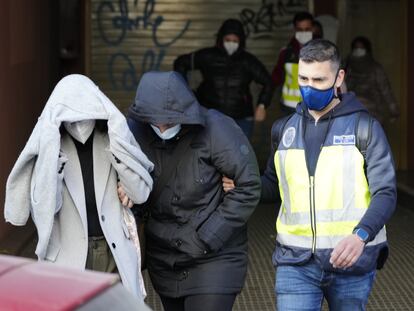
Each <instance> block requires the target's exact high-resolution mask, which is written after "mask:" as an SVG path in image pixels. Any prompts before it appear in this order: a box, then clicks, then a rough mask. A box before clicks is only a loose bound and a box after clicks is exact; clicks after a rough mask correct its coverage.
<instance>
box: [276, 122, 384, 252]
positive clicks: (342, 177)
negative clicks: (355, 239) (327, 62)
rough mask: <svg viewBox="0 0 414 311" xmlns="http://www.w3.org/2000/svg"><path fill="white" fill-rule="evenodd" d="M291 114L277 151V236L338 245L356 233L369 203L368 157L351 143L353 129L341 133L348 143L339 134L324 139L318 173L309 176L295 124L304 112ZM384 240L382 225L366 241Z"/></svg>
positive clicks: (308, 244)
mask: <svg viewBox="0 0 414 311" xmlns="http://www.w3.org/2000/svg"><path fill="white" fill-rule="evenodd" d="M292 119H296V120H292V121H289V122H288V124H287V126H286V129H285V130H284V134H283V136H282V139H281V142H280V144H279V148H278V150H277V151H276V153H275V156H274V163H275V168H276V174H277V176H278V179H279V191H280V196H281V200H282V204H281V208H280V211H279V216H278V218H277V222H276V230H277V240H278V242H279V243H280V244H282V245H287V246H293V247H302V248H307V249H312V251H313V252H315V250H316V249H327V248H334V247H335V246H336V245H337V244H338V242H339V241H340V240H342V239H343V238H344V237H346V236H348V235H350V234H352V231H353V230H354V228H355V227H356V226H357V225H358V223H359V221H360V220H361V218H362V217H363V215H364V214H365V212H366V210H367V208H368V207H369V203H370V199H371V196H370V192H369V187H368V182H367V179H366V177H365V172H364V158H363V156H362V154H361V153H360V152H359V150H358V148H357V147H356V145H355V142H354V143H353V144H352V143H351V144H350V143H349V140H351V142H352V138H353V141H355V135H344V136H339V137H341V139H342V141H344V142H345V143H341V139H337V141H339V143H338V144H334V143H333V142H332V144H331V143H330V142H327V143H325V145H324V146H323V147H322V149H321V152H320V155H319V158H318V164H317V166H316V170H315V175H314V176H309V174H308V169H307V166H306V158H305V150H304V144H303V141H302V137H300V136H301V135H298V133H301V131H300V130H296V129H301V125H300V124H301V121H300V117H298V118H292ZM289 123H290V124H289ZM292 125H293V126H292ZM350 128H352V126H350ZM353 134H355V133H353ZM328 137H336V136H330V135H328ZM343 137H345V138H343ZM346 137H348V141H347V138H346ZM349 137H350V138H349ZM332 140H335V138H333V139H332ZM385 241H386V234H385V227H384V228H383V229H382V230H381V231H380V232H379V233H378V234H377V236H376V237H375V239H374V240H373V241H371V242H370V243H368V245H376V244H379V243H382V242H385Z"/></svg>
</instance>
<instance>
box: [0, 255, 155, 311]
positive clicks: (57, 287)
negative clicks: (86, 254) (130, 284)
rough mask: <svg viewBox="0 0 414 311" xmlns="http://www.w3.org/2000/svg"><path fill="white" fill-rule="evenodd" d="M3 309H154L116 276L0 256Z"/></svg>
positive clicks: (0, 301)
mask: <svg viewBox="0 0 414 311" xmlns="http://www.w3.org/2000/svg"><path fill="white" fill-rule="evenodd" d="M0 310H2V311H3V310H4V311H6V310H12V311H28V310H30V311H45V310H48V311H49V310H50V311H64V310H65V311H66V310H77V311H91V310H95V311H96V310H117V311H118V310H119V311H121V310H140V311H141V310H151V309H150V308H149V307H147V306H146V305H145V304H144V303H143V302H141V301H139V300H138V299H137V298H135V297H134V296H133V295H132V294H130V293H129V292H128V291H127V290H126V289H125V288H124V287H123V286H122V284H121V282H120V279H119V277H118V276H117V275H115V274H108V273H99V272H93V271H78V270H73V269H69V268H64V267H61V266H58V265H54V264H51V263H47V262H38V261H34V260H31V259H27V258H20V257H13V256H5V255H0Z"/></svg>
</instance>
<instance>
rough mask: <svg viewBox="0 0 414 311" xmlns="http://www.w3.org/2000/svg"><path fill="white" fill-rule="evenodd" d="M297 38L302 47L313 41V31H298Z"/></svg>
mask: <svg viewBox="0 0 414 311" xmlns="http://www.w3.org/2000/svg"><path fill="white" fill-rule="evenodd" d="M295 38H296V40H298V42H299V43H300V44H302V45H304V44H306V43H308V42H309V41H310V40H312V31H296V33H295Z"/></svg>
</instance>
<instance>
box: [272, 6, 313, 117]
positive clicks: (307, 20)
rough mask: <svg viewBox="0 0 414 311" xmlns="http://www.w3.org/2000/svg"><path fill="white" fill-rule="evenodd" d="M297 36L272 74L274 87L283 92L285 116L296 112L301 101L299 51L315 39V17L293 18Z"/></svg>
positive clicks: (300, 14) (284, 49) (304, 13)
mask: <svg viewBox="0 0 414 311" xmlns="http://www.w3.org/2000/svg"><path fill="white" fill-rule="evenodd" d="M293 26H294V29H295V35H294V36H293V37H292V38H291V39H290V42H289V43H288V45H287V46H286V47H284V48H283V49H282V50H281V51H280V53H279V56H278V59H277V64H276V66H275V68H274V69H273V72H272V81H273V86H274V87H275V88H276V91H277V92H278V93H280V92H281V98H280V104H281V110H282V112H283V113H284V114H290V113H293V112H295V107H296V105H297V104H298V103H299V102H300V101H301V95H300V91H299V85H298V62H299V51H300V49H301V48H302V46H303V45H304V44H305V43H307V42H308V41H310V40H312V38H313V32H312V31H313V27H314V24H313V16H312V14H310V13H308V12H300V13H297V14H295V16H294V17H293Z"/></svg>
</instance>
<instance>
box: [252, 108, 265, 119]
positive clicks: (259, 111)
mask: <svg viewBox="0 0 414 311" xmlns="http://www.w3.org/2000/svg"><path fill="white" fill-rule="evenodd" d="M264 119H266V108H265V106H264V105H263V104H259V105H258V106H257V107H256V112H255V114H254V120H255V121H256V122H263V121H264Z"/></svg>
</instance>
